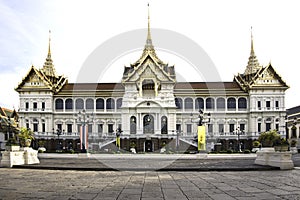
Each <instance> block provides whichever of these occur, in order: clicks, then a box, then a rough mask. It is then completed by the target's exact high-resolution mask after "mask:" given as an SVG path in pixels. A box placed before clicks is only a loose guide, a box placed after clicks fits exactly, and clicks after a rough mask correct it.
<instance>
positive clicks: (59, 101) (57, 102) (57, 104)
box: [55, 99, 64, 110]
mask: <svg viewBox="0 0 300 200" xmlns="http://www.w3.org/2000/svg"><path fill="white" fill-rule="evenodd" d="M63 106H64V103H63V100H62V99H56V100H55V109H56V110H62V109H63Z"/></svg>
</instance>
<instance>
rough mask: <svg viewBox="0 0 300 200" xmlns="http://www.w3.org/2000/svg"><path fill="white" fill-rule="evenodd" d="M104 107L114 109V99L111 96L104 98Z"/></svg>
mask: <svg viewBox="0 0 300 200" xmlns="http://www.w3.org/2000/svg"><path fill="white" fill-rule="evenodd" d="M106 109H107V110H114V109H115V100H114V99H112V98H108V99H107V100H106Z"/></svg>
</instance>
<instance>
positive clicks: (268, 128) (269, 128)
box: [266, 122, 271, 131]
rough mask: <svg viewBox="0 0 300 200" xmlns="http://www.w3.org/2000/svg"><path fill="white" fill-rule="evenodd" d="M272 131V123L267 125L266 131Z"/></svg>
mask: <svg viewBox="0 0 300 200" xmlns="http://www.w3.org/2000/svg"><path fill="white" fill-rule="evenodd" d="M269 130H271V123H269V122H267V123H266V131H269Z"/></svg>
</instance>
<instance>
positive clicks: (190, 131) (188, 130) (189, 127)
mask: <svg viewBox="0 0 300 200" xmlns="http://www.w3.org/2000/svg"><path fill="white" fill-rule="evenodd" d="M186 132H187V134H188V135H191V134H192V124H187V125H186Z"/></svg>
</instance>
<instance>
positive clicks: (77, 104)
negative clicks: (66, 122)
mask: <svg viewBox="0 0 300 200" xmlns="http://www.w3.org/2000/svg"><path fill="white" fill-rule="evenodd" d="M75 109H76V110H82V109H83V100H82V99H76V101H75Z"/></svg>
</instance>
